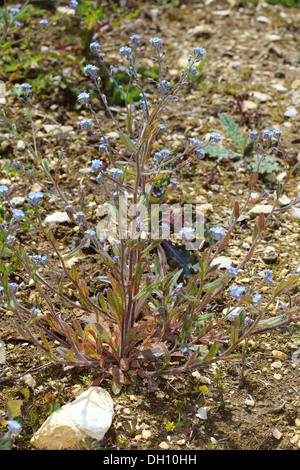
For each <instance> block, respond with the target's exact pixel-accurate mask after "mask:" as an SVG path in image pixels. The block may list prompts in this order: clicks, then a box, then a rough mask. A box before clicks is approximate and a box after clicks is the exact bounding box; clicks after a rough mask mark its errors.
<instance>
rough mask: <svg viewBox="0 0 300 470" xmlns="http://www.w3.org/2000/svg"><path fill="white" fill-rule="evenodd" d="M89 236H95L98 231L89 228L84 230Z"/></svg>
mask: <svg viewBox="0 0 300 470" xmlns="http://www.w3.org/2000/svg"><path fill="white" fill-rule="evenodd" d="M84 233H85V234H86V235H87V236H88V237H91V238H95V236H96V232H95V231H94V230H91V229H88V230H86V231H85V232H84Z"/></svg>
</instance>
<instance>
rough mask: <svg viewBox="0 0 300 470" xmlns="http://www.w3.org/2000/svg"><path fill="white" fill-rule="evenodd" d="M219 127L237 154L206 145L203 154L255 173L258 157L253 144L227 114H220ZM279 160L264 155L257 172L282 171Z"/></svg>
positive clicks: (223, 148) (222, 148) (264, 173)
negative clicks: (234, 161) (230, 161)
mask: <svg viewBox="0 0 300 470" xmlns="http://www.w3.org/2000/svg"><path fill="white" fill-rule="evenodd" d="M219 119H220V124H221V127H222V129H223V131H224V133H225V134H226V136H227V137H228V138H229V139H231V140H232V141H233V142H234V144H235V145H236V147H237V148H238V149H239V152H236V151H231V150H228V149H227V148H226V147H217V146H215V145H208V146H206V147H205V152H206V153H207V154H208V155H209V157H211V158H215V159H217V160H218V161H228V160H237V162H236V163H234V165H235V166H236V167H237V168H238V167H240V166H244V167H245V168H246V169H247V170H249V171H255V168H256V167H257V164H258V160H259V157H258V156H257V155H256V154H254V146H253V142H249V140H248V136H247V135H246V136H243V135H242V133H241V130H240V128H239V126H238V124H237V122H236V121H235V120H234V119H233V117H232V116H231V115H230V114H228V113H221V114H220V116H219ZM280 162H281V160H280V159H279V158H278V157H275V156H272V155H265V157H264V158H263V160H262V161H261V163H260V166H259V170H258V172H259V173H260V174H261V175H266V174H270V173H273V172H279V171H280V170H282V167H281V165H280Z"/></svg>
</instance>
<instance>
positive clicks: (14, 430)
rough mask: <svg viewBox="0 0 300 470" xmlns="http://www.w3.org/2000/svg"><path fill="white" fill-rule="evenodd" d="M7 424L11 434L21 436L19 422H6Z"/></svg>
mask: <svg viewBox="0 0 300 470" xmlns="http://www.w3.org/2000/svg"><path fill="white" fill-rule="evenodd" d="M6 424H7V426H8V427H9V430H10V432H11V434H19V433H20V431H21V424H20V423H19V422H18V421H16V420H14V419H12V420H8V421H6Z"/></svg>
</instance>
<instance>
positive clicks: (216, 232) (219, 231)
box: [210, 227, 226, 241]
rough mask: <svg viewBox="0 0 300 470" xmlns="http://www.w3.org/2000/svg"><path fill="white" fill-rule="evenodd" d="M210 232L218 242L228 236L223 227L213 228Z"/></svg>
mask: <svg viewBox="0 0 300 470" xmlns="http://www.w3.org/2000/svg"><path fill="white" fill-rule="evenodd" d="M210 231H211V232H212V235H213V238H214V239H215V240H217V241H222V240H223V238H224V237H225V235H226V232H225V230H224V229H223V227H213V228H211V229H210Z"/></svg>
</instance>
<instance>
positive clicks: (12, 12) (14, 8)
mask: <svg viewBox="0 0 300 470" xmlns="http://www.w3.org/2000/svg"><path fill="white" fill-rule="evenodd" d="M9 12H10V13H11V14H12V15H17V14H18V13H19V12H20V8H17V7H12V8H11V9H10V10H9Z"/></svg>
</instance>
